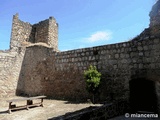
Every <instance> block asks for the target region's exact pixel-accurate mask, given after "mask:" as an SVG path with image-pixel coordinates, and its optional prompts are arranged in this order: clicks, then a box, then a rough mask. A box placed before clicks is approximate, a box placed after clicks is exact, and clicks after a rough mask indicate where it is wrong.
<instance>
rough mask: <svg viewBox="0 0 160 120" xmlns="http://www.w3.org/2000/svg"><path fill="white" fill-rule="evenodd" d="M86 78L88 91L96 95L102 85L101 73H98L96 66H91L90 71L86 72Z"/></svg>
mask: <svg viewBox="0 0 160 120" xmlns="http://www.w3.org/2000/svg"><path fill="white" fill-rule="evenodd" d="M84 78H85V80H86V89H87V91H88V92H89V93H93V94H95V93H96V92H97V90H98V87H99V84H100V80H101V73H99V72H98V71H97V69H96V67H95V66H92V65H90V67H89V69H88V70H86V71H84Z"/></svg>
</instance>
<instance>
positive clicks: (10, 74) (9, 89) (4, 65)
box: [0, 51, 24, 97]
mask: <svg viewBox="0 0 160 120" xmlns="http://www.w3.org/2000/svg"><path fill="white" fill-rule="evenodd" d="M23 55H24V51H23V52H21V53H19V54H17V52H11V51H0V86H1V89H0V93H1V94H0V97H6V96H14V95H15V91H16V88H17V81H18V79H19V73H20V70H21V64H22V59H23Z"/></svg>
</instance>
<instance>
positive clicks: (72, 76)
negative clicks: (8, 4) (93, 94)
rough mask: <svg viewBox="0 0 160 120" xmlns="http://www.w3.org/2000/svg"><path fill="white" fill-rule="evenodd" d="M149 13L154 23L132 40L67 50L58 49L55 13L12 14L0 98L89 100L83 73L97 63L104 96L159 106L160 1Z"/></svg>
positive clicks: (1, 59) (0, 62) (0, 69)
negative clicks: (31, 18) (34, 19)
mask: <svg viewBox="0 0 160 120" xmlns="http://www.w3.org/2000/svg"><path fill="white" fill-rule="evenodd" d="M149 15H150V27H149V28H147V29H145V30H144V31H143V32H142V33H141V34H140V35H139V36H137V37H136V38H134V39H133V40H131V41H128V42H123V43H117V44H111V45H103V46H98V47H91V48H84V49H77V50H70V51H65V52H60V51H59V50H58V24H57V23H56V20H55V19H54V18H53V17H50V18H49V19H47V20H44V21H41V22H39V23H37V24H34V25H31V24H30V23H26V22H23V21H21V20H20V19H19V17H18V14H16V15H14V16H13V23H12V33H11V42H10V49H9V50H7V51H0V86H1V89H0V97H6V96H14V95H27V96H35V95H46V96H48V97H50V98H56V99H67V100H86V99H88V96H89V95H88V93H87V91H86V89H85V80H84V77H83V72H84V70H86V69H87V68H88V67H89V65H94V66H96V67H97V68H98V70H99V71H100V72H101V73H102V83H101V85H100V89H99V95H98V98H99V100H100V101H104V100H105V101H117V100H126V101H130V103H131V106H134V109H135V110H146V111H147V110H148V111H154V110H155V109H156V110H158V109H160V107H157V106H159V104H160V0H159V1H158V2H157V3H156V4H155V5H154V6H153V7H152V10H151V12H150V14H149ZM150 98H152V99H150Z"/></svg>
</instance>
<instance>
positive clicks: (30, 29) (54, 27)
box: [10, 14, 58, 51]
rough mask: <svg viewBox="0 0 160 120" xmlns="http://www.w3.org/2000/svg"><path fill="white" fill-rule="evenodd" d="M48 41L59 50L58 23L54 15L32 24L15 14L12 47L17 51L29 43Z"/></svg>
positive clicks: (54, 48) (50, 45) (49, 44)
mask: <svg viewBox="0 0 160 120" xmlns="http://www.w3.org/2000/svg"><path fill="white" fill-rule="evenodd" d="M39 42H42V43H46V44H47V45H48V46H49V47H51V48H53V50H54V51H58V24H57V23H56V20H55V19H54V18H53V17H50V18H49V19H46V20H44V21H41V22H39V23H37V24H34V25H31V24H30V23H28V22H23V21H21V20H19V17H18V14H16V15H13V20H12V32H11V40H10V49H11V50H14V51H17V50H18V49H19V47H22V46H24V45H26V43H27V44H30V43H32V44H34V43H39Z"/></svg>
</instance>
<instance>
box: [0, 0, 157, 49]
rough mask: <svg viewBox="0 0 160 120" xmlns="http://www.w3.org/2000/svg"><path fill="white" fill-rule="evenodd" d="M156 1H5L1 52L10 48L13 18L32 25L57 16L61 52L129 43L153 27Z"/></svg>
mask: <svg viewBox="0 0 160 120" xmlns="http://www.w3.org/2000/svg"><path fill="white" fill-rule="evenodd" d="M155 2H156V0H132V1H130V0H1V1H0V50H6V49H9V44H10V36H11V27H12V17H13V15H14V14H16V13H19V19H20V20H22V21H25V22H29V23H31V24H35V23H38V22H39V21H42V20H45V19H48V18H49V17H50V16H53V17H54V18H55V19H56V21H57V23H58V25H59V29H58V44H59V45H58V47H59V50H60V51H66V50H72V49H79V48H86V47H93V46H100V45H107V44H114V43H119V42H125V41H128V40H130V39H132V38H134V37H136V36H137V35H138V34H139V33H141V32H142V31H143V30H144V29H145V28H147V27H149V19H150V18H149V12H150V11H151V8H152V6H153V4H154V3H155Z"/></svg>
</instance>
